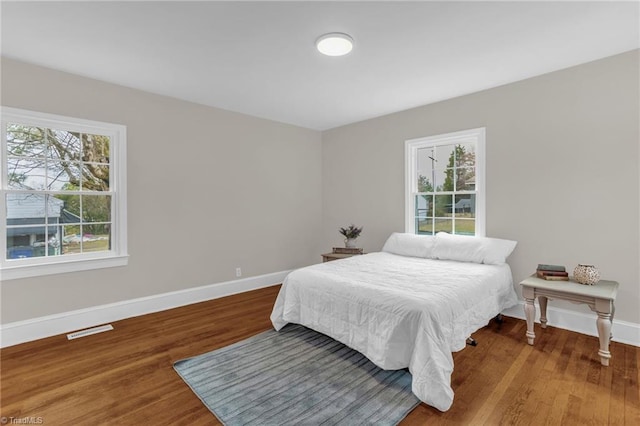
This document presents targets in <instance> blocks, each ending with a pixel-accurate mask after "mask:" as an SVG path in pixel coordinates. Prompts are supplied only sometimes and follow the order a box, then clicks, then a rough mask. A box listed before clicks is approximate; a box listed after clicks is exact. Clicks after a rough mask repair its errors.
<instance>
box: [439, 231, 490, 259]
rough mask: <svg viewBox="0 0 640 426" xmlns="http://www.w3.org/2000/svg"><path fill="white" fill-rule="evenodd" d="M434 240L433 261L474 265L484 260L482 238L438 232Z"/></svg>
mask: <svg viewBox="0 0 640 426" xmlns="http://www.w3.org/2000/svg"><path fill="white" fill-rule="evenodd" d="M435 240H436V241H435V246H434V248H433V257H434V258H435V259H442V260H457V261H458V262H474V263H482V261H483V260H484V248H483V247H484V241H483V239H482V238H479V237H468V236H465V235H451V234H447V233H446V232H438V233H437V234H436V238H435Z"/></svg>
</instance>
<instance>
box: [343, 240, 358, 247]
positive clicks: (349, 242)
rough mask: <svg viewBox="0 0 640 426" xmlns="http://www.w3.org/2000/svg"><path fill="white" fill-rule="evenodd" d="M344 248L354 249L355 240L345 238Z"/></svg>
mask: <svg viewBox="0 0 640 426" xmlns="http://www.w3.org/2000/svg"><path fill="white" fill-rule="evenodd" d="M344 246H345V247H346V248H356V239H355V238H347V239H345V240H344Z"/></svg>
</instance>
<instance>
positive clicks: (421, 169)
mask: <svg viewBox="0 0 640 426" xmlns="http://www.w3.org/2000/svg"><path fill="white" fill-rule="evenodd" d="M434 162H435V148H421V149H418V154H417V168H416V170H417V172H418V176H417V179H418V182H417V184H418V192H432V191H433V190H434V188H435V186H434V180H435V179H434V169H435V165H434Z"/></svg>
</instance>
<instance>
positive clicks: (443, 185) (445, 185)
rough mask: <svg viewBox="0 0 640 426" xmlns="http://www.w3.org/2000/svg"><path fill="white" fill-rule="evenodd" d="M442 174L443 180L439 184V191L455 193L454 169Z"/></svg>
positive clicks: (445, 170) (443, 171) (446, 170)
mask: <svg viewBox="0 0 640 426" xmlns="http://www.w3.org/2000/svg"><path fill="white" fill-rule="evenodd" d="M440 173H441V174H442V180H441V181H440V182H439V183H440V186H439V188H438V189H439V190H440V191H454V190H455V187H454V183H453V175H454V169H451V168H449V169H444V170H442V171H441V172H440Z"/></svg>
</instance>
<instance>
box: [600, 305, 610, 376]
mask: <svg viewBox="0 0 640 426" xmlns="http://www.w3.org/2000/svg"><path fill="white" fill-rule="evenodd" d="M596 325H597V327H598V338H599V339H600V350H599V351H598V355H600V363H601V364H602V365H604V366H608V365H609V360H610V359H611V352H609V340H610V339H611V314H605V313H602V312H598V319H597V320H596Z"/></svg>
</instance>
